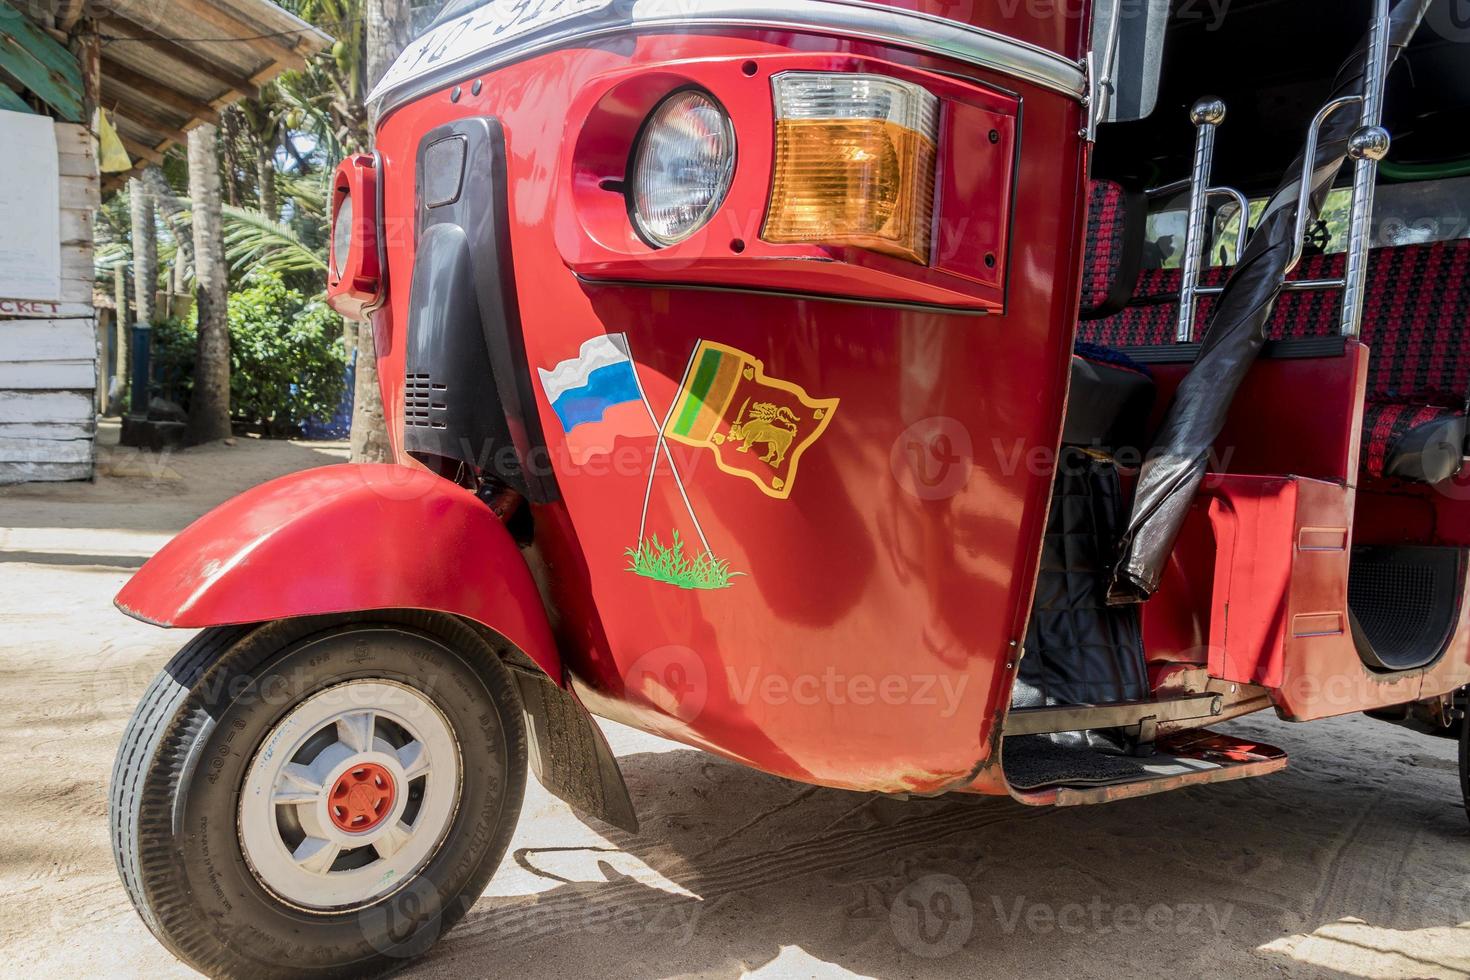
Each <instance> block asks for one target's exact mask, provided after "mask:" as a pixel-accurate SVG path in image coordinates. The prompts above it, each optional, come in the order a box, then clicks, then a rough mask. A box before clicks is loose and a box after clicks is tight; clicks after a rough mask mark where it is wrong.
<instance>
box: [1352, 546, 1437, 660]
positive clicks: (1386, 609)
mask: <svg viewBox="0 0 1470 980" xmlns="http://www.w3.org/2000/svg"><path fill="white" fill-rule="evenodd" d="M1464 583H1465V550H1464V549H1463V548H1429V547H1417V546H1408V545H1403V546H1379V545H1361V546H1359V547H1356V548H1354V549H1353V564H1352V572H1351V574H1350V575H1349V577H1348V608H1349V609H1350V610H1351V612H1352V625H1353V639H1354V641H1355V642H1356V644H1357V647H1358V655H1359V656H1360V657H1362V659H1363V663H1365V664H1367V665H1368V666H1369V667H1371V668H1373V669H1374V670H1413V669H1415V668H1418V667H1424V666H1427V665H1428V664H1431V663H1433V662H1434V661H1436V660H1438V659H1439V657H1440V654H1442V653H1444V650H1445V647H1446V646H1447V645H1448V644H1449V642H1450V637H1451V636H1453V635H1454V631H1455V626H1456V624H1457V623H1458V622H1459V620H1460V602H1461V597H1462V595H1463V588H1464Z"/></svg>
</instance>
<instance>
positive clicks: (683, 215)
mask: <svg viewBox="0 0 1470 980" xmlns="http://www.w3.org/2000/svg"><path fill="white" fill-rule="evenodd" d="M734 176H735V129H734V127H733V126H731V125H730V117H729V116H727V115H726V114H725V110H724V109H722V108H720V106H719V104H718V103H717V102H715V100H714V99H712V98H710V97H709V96H708V95H705V94H704V93H703V92H696V91H692V90H685V91H682V92H675V93H674V94H673V95H670V96H669V97H668V98H666V99H664V100H663V102H661V103H659V105H658V108H656V109H654V110H653V115H651V116H649V118H648V123H647V125H645V126H644V127H643V135H642V138H641V139H639V141H638V148H637V150H636V151H635V152H634V154H633V181H632V192H631V193H632V208H631V211H632V214H633V221H634V223H635V224H636V225H637V226H638V231H639V233H640V234H641V235H643V237H644V238H646V239H647V240H648V241H649V242H650V243H651V244H654V245H674V244H677V243H679V242H682V241H683V240H684V239H686V238H688V237H689V236H690V235H692V234H694V233H695V232H696V231H698V230H699V229H700V228H701V227H703V226H704V223H705V222H707V221H708V220H709V219H710V216H711V215H712V214H714V213H715V210H716V209H717V208H718V207H719V206H720V203H721V202H722V201H724V199H725V194H726V192H727V191H729V190H730V181H731V180H732V179H734Z"/></svg>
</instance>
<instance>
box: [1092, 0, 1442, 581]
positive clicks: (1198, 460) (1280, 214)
mask: <svg viewBox="0 0 1470 980" xmlns="http://www.w3.org/2000/svg"><path fill="white" fill-rule="evenodd" d="M1431 2H1432V0H1399V2H1398V3H1397V4H1395V5H1394V7H1393V10H1392V12H1391V13H1390V17H1389V52H1388V60H1389V66H1390V67H1392V65H1393V64H1394V62H1395V61H1397V60H1398V56H1399V55H1400V54H1401V53H1402V52H1403V50H1404V48H1405V47H1407V46H1408V43H1409V41H1410V40H1411V39H1412V38H1413V36H1414V33H1415V31H1416V30H1418V27H1419V22H1420V21H1421V20H1422V19H1423V17H1424V12H1425V10H1427V9H1428V7H1429V5H1430V3H1431ZM1367 49H1368V38H1367V36H1364V38H1363V40H1362V41H1361V42H1360V43H1359V44H1358V46H1357V48H1356V49H1355V50H1354V51H1353V53H1352V54H1351V55H1350V56H1349V57H1348V59H1347V61H1345V62H1344V63H1343V66H1342V67H1341V68H1340V69H1339V70H1338V73H1337V79H1336V82H1335V83H1334V85H1333V91H1332V98H1337V97H1339V96H1345V95H1355V94H1361V93H1362V91H1363V82H1364V69H1365V66H1366V64H1367V60H1368V59H1367ZM1359 121H1360V117H1359V115H1358V114H1357V113H1353V112H1350V111H1343V112H1338V113H1336V114H1334V115H1333V116H1332V117H1331V118H1330V119H1329V120H1328V121H1327V123H1326V124H1325V125H1324V126H1323V128H1322V135H1321V138H1320V140H1319V141H1318V144H1317V156H1316V160H1315V161H1314V162H1313V166H1314V168H1315V169H1314V170H1313V171H1312V187H1311V193H1310V195H1309V199H1308V208H1309V223H1310V221H1311V220H1315V219H1316V218H1317V216H1318V215H1319V214H1320V213H1321V210H1322V204H1323V202H1324V201H1325V200H1326V198H1327V193H1328V191H1330V190H1331V189H1332V185H1333V182H1334V181H1335V180H1336V179H1337V175H1338V172H1339V171H1340V170H1341V167H1342V162H1343V159H1344V158H1345V156H1346V153H1347V142H1348V137H1349V136H1351V135H1352V133H1353V131H1354V130H1356V129H1357V128H1358V125H1359ZM1303 152H1305V151H1303ZM1304 162H1305V161H1304V160H1303V158H1302V155H1301V154H1298V155H1297V159H1296V160H1295V161H1293V163H1292V165H1291V167H1289V168H1288V170H1287V176H1286V178H1285V179H1284V180H1283V181H1282V183H1281V185H1280V186H1279V187H1278V188H1277V190H1276V193H1275V194H1274V195H1272V197H1271V200H1270V201H1269V202H1268V203H1267V205H1266V210H1265V213H1264V214H1263V215H1262V217H1261V222H1260V226H1259V227H1258V228H1257V229H1256V231H1255V232H1254V234H1252V235H1251V239H1250V242H1249V243H1248V244H1247V245H1246V249H1245V254H1244V255H1243V256H1242V257H1241V260H1240V263H1239V264H1238V265H1237V266H1236V268H1235V271H1234V272H1233V273H1232V274H1231V276H1230V281H1229V282H1227V283H1226V285H1225V291H1224V292H1223V293H1222V294H1221V295H1220V299H1219V301H1218V303H1217V305H1216V307H1215V314H1214V316H1213V317H1212V318H1211V320H1210V325H1209V327H1208V329H1207V330H1206V332H1205V338H1204V344H1203V346H1202V347H1201V349H1200V353H1199V358H1198V359H1197V360H1196V361H1195V363H1194V366H1193V367H1192V368H1190V371H1189V373H1188V374H1187V375H1186V376H1185V378H1184V380H1183V382H1181V383H1180V385H1179V389H1178V391H1177V392H1176V393H1175V396H1174V402H1173V404H1172V405H1171V406H1170V407H1169V413H1168V415H1167V416H1166V417H1165V419H1164V424H1163V426H1162V427H1161V428H1160V429H1159V432H1158V433H1157V435H1155V437H1154V444H1153V449H1152V450H1150V452H1149V458H1148V459H1147V460H1145V461H1144V465H1143V468H1142V470H1141V472H1140V473H1139V479H1138V491H1137V494H1136V496H1135V497H1134V500H1133V515H1132V518H1131V519H1130V521H1129V524H1128V530H1127V532H1126V533H1125V534H1124V536H1123V540H1122V542H1121V549H1120V558H1119V560H1118V564H1117V566H1116V567H1115V568H1114V570H1113V576H1112V584H1111V585H1110V587H1109V590H1108V598H1109V601H1111V602H1114V603H1129V602H1141V601H1143V600H1145V599H1147V598H1148V597H1149V596H1151V595H1153V593H1154V591H1155V590H1156V589H1157V588H1158V587H1159V577H1160V575H1161V574H1162V573H1163V568H1164V563H1165V562H1166V561H1167V560H1168V557H1169V553H1170V552H1171V551H1173V549H1174V541H1175V539H1176V538H1177V537H1178V535H1179V528H1180V526H1181V525H1182V524H1183V523H1184V517H1185V514H1186V513H1187V512H1188V510H1189V505H1190V503H1191V502H1192V501H1193V500H1194V495H1195V491H1196V490H1197V489H1198V488H1199V485H1200V481H1201V480H1202V479H1203V478H1204V474H1205V467H1206V464H1207V461H1208V457H1209V452H1210V447H1211V446H1212V445H1213V444H1214V442H1215V439H1216V438H1217V437H1218V436H1219V435H1220V430H1221V428H1222V427H1223V426H1224V424H1225V416H1226V414H1227V413H1228V412H1229V410H1230V403H1231V402H1232V401H1233V400H1234V398H1235V392H1236V389H1238V388H1239V387H1240V383H1241V381H1242V380H1243V379H1244V378H1245V375H1246V373H1247V372H1248V371H1249V370H1250V367H1251V365H1252V364H1254V363H1255V360H1256V357H1257V356H1258V355H1259V354H1260V352H1261V347H1262V346H1263V345H1264V344H1265V341H1266V334H1265V330H1266V323H1267V321H1268V320H1270V318H1271V309H1272V307H1273V306H1274V305H1275V303H1276V298H1277V296H1279V295H1280V294H1281V286H1282V283H1283V282H1284V281H1285V278H1286V271H1287V266H1288V265H1289V264H1290V262H1291V257H1292V253H1293V252H1294V251H1295V246H1296V242H1295V237H1296V201H1297V198H1298V189H1299V187H1300V184H1301V172H1302V164H1303V163H1304ZM1262 436H1263V438H1264V437H1266V434H1264V433H1263V434H1262Z"/></svg>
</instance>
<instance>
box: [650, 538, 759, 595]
mask: <svg viewBox="0 0 1470 980" xmlns="http://www.w3.org/2000/svg"><path fill="white" fill-rule="evenodd" d="M625 554H626V555H627V556H628V571H630V572H632V573H633V574H634V575H642V576H643V577H644V578H651V579H653V580H654V581H655V582H667V583H668V584H670V585H677V586H678V587H679V588H681V589H728V588H729V587H730V586H731V585H732V584H733V583H732V582H731V581H730V580H731V579H732V578H734V577H735V576H737V575H744V574H745V573H744V572H732V571H730V563H729V562H727V561H725V560H724V559H723V558H716V557H715V556H714V555H711V554H709V553H707V552H706V553H704V554H701V555H697V556H695V557H694V558H690V557H689V556H688V555H686V554H684V542H682V541H680V540H679V532H678V531H675V532H674V543H673V544H672V545H669V546H668V547H665V546H664V545H662V544H661V543H659V540H658V535H654V536H653V537H651V538H645V539H644V540H643V541H640V542H639V543H638V547H636V548H629V549H628V550H627V551H626V552H625Z"/></svg>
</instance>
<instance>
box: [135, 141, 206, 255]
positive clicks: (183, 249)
mask: <svg viewBox="0 0 1470 980" xmlns="http://www.w3.org/2000/svg"><path fill="white" fill-rule="evenodd" d="M143 183H144V184H145V185H146V186H147V188H148V190H149V192H150V193H151V194H152V196H153V202H154V204H156V205H157V206H158V213H159V214H161V215H163V222H164V224H166V225H168V230H169V232H170V233H171V234H172V235H173V236H174V241H175V242H177V243H178V246H179V252H180V253H182V254H183V256H184V266H185V268H186V269H192V268H194V234H193V232H191V231H190V230H189V226H188V224H186V223H185V221H184V212H185V211H186V210H188V209H187V208H185V207H184V202H183V201H180V200H179V199H178V197H177V196H175V194H174V189H173V188H172V187H170V186H169V185H168V178H166V177H164V175H163V171H162V170H160V169H159V168H158V167H157V166H154V165H152V164H150V165H149V166H147V167H145V168H144V169H143Z"/></svg>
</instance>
